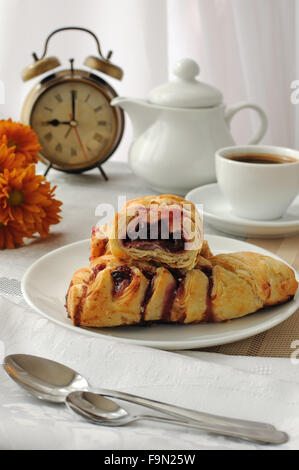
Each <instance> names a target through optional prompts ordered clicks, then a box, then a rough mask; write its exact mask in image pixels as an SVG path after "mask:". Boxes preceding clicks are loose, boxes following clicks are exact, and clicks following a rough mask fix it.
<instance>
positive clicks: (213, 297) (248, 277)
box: [66, 244, 298, 327]
mask: <svg viewBox="0 0 299 470" xmlns="http://www.w3.org/2000/svg"><path fill="white" fill-rule="evenodd" d="M203 254H205V256H206V257H203V256H201V255H198V258H197V262H198V264H197V266H198V267H197V268H194V269H192V270H189V271H186V270H178V269H171V268H168V269H167V268H166V267H163V266H154V265H153V264H151V263H148V262H143V261H138V260H137V261H136V260H135V261H133V260H131V259H129V260H124V259H119V258H117V257H115V256H113V255H112V254H105V255H103V256H100V257H98V258H95V259H93V260H92V261H91V263H90V266H89V267H88V268H82V269H79V270H78V271H76V273H75V274H74V276H73V279H72V282H71V284H70V287H69V290H68V293H67V297H66V306H67V311H68V314H69V316H70V318H71V319H72V321H73V324H74V325H77V326H90V327H112V326H120V325H132V324H145V323H146V322H157V321H158V322H177V323H199V322H221V321H224V320H230V319H233V318H238V317H242V316H244V315H248V314H250V313H253V312H256V311H258V310H260V309H261V308H263V307H267V306H271V305H276V304H279V303H283V302H286V301H287V300H289V299H291V298H292V297H293V296H294V295H295V293H296V290H297V287H298V283H297V281H296V279H295V275H294V272H293V270H292V269H290V268H289V267H288V266H287V265H286V264H284V263H282V262H280V261H278V260H276V259H274V258H271V257H267V256H262V255H260V254H256V253H251V252H240V253H232V254H223V255H217V256H211V253H210V252H209V250H208V245H206V244H205V246H204V247H203Z"/></svg>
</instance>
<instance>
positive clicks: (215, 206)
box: [186, 183, 299, 238]
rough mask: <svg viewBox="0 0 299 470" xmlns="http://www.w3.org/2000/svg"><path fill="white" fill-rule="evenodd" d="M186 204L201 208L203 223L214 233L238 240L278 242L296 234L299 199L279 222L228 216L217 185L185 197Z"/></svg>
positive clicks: (297, 229) (229, 210)
mask: <svg viewBox="0 0 299 470" xmlns="http://www.w3.org/2000/svg"><path fill="white" fill-rule="evenodd" d="M186 199H187V200H188V201H191V202H193V203H194V204H202V205H203V217H204V222H205V221H206V222H207V223H209V224H211V225H213V226H214V227H215V228H216V229H217V230H220V231H222V232H226V233H230V234H231V235H237V236H241V237H257V238H280V237H287V236H288V237H289V236H291V235H295V234H298V233H299V195H298V196H297V198H296V199H295V201H294V202H293V203H292V204H291V205H290V207H289V209H288V211H287V212H286V213H285V214H284V216H283V217H282V218H281V219H277V220H270V221H261V220H249V219H242V218H241V217H238V216H236V215H234V214H232V212H231V208H230V206H229V204H228V202H226V200H225V199H224V197H223V195H222V193H221V191H220V188H219V186H218V184H217V183H213V184H207V185H205V186H200V187H199V188H195V189H193V190H192V191H190V192H189V193H188V194H187V195H186Z"/></svg>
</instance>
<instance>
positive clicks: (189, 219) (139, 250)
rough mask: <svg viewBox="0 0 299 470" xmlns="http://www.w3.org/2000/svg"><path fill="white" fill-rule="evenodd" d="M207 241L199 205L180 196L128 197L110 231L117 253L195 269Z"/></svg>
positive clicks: (117, 255)
mask: <svg viewBox="0 0 299 470" xmlns="http://www.w3.org/2000/svg"><path fill="white" fill-rule="evenodd" d="M202 243H203V229H202V221H201V219H200V216H199V213H198V211H197V209H196V207H195V206H194V205H193V204H192V203H191V202H189V201H186V200H184V199H182V198H180V197H178V196H172V195H167V194H166V195H162V196H147V197H143V198H137V199H132V200H131V201H128V202H127V204H126V205H125V207H124V208H123V210H122V211H120V212H119V213H117V214H116V216H115V219H114V221H113V224H112V228H111V231H110V234H109V245H110V249H111V252H112V254H113V255H114V256H116V257H117V258H121V259H126V260H128V259H137V260H145V261H152V262H156V263H160V264H162V265H165V266H167V267H171V268H176V269H180V268H184V269H192V268H193V267H194V266H195V263H196V259H197V255H198V254H199V253H200V250H201V248H202Z"/></svg>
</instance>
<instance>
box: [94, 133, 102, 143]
mask: <svg viewBox="0 0 299 470" xmlns="http://www.w3.org/2000/svg"><path fill="white" fill-rule="evenodd" d="M93 139H94V140H96V141H97V142H99V143H101V142H102V140H103V136H102V135H101V134H98V133H97V132H96V133H95V135H94V136H93Z"/></svg>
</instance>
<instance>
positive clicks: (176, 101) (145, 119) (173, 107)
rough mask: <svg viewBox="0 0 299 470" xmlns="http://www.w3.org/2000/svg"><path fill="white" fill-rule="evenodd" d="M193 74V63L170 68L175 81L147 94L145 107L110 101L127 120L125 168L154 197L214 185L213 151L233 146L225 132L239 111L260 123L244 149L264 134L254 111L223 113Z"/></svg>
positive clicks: (217, 97)
mask: <svg viewBox="0 0 299 470" xmlns="http://www.w3.org/2000/svg"><path fill="white" fill-rule="evenodd" d="M198 73H199V67H198V65H197V63H196V62H194V61H193V60H191V59H182V60H180V61H179V62H177V64H176V65H175V68H174V75H175V79H174V80H173V81H171V82H169V83H166V84H164V85H161V86H158V87H157V88H155V89H153V90H152V91H151V92H150V94H149V100H148V101H144V100H138V99H131V98H124V97H117V98H114V99H113V101H112V105H118V106H120V107H121V108H123V109H124V110H125V111H127V113H128V114H129V116H130V118H131V120H132V124H133V132H134V140H133V142H132V145H131V147H130V152H129V162H130V165H131V168H132V170H133V171H134V173H135V174H136V175H138V176H139V177H141V178H142V179H143V180H144V181H145V182H146V183H147V184H149V185H150V186H151V187H152V188H153V189H155V190H156V191H159V192H163V193H175V194H180V195H184V194H186V193H187V192H188V191H189V190H190V189H192V188H194V187H196V186H200V185H203V184H207V183H212V182H214V181H215V180H216V174H215V163H214V160H215V158H214V155H215V151H216V150H217V149H219V148H220V147H226V146H231V145H234V140H233V138H232V136H231V133H230V128H229V126H230V121H231V119H232V118H233V116H234V115H235V114H236V113H237V112H238V111H239V110H241V109H244V108H251V109H254V110H255V111H257V113H258V114H259V115H260V118H261V123H260V128H259V130H258V132H257V133H256V135H255V136H254V137H253V138H252V139H251V141H250V142H249V143H250V144H256V143H258V142H259V141H260V140H261V139H262V138H263V136H264V134H265V132H266V130H267V117H266V115H265V113H264V111H263V110H262V109H261V108H260V107H259V106H257V105H255V104H252V103H247V102H241V103H236V104H234V105H231V106H228V107H225V106H224V104H223V103H222V94H221V92H220V91H219V90H217V89H216V88H214V87H212V86H210V85H207V84H205V83H202V82H200V81H197V80H196V78H195V77H196V76H197V75H198Z"/></svg>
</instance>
